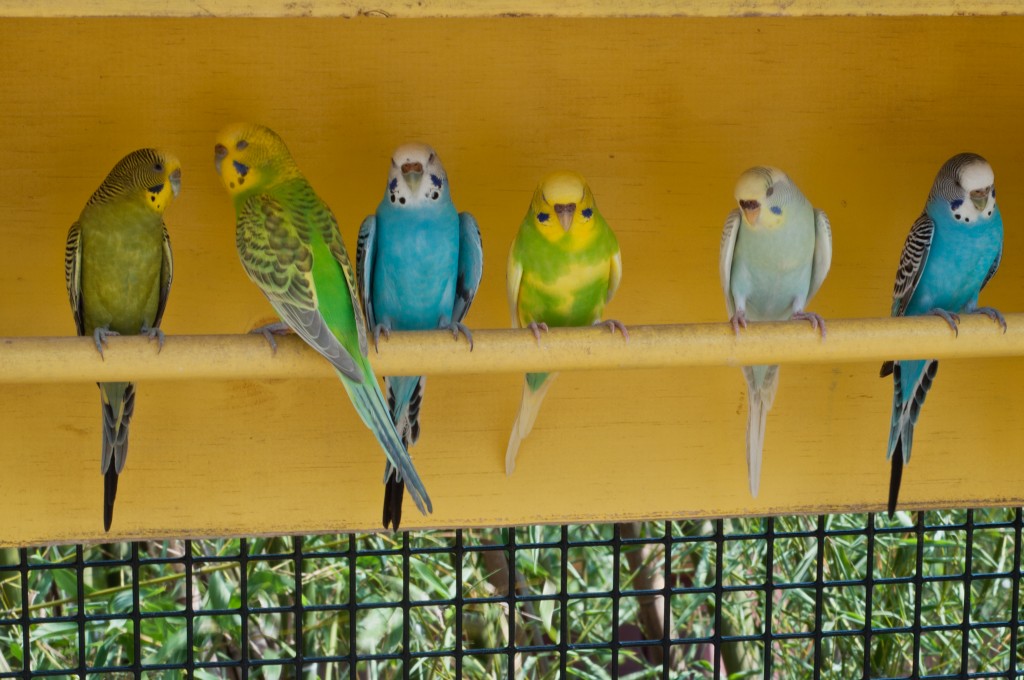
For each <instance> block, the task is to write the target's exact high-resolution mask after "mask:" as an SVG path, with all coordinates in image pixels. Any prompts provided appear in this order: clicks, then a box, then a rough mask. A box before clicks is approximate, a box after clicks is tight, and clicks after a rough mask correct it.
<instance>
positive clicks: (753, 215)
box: [740, 201, 761, 226]
mask: <svg viewBox="0 0 1024 680" xmlns="http://www.w3.org/2000/svg"><path fill="white" fill-rule="evenodd" d="M740 210H742V211H743V217H745V218H746V220H747V224H749V225H750V226H754V224H756V223H757V216H758V215H760V214H761V204H760V203H758V202H757V201H740Z"/></svg>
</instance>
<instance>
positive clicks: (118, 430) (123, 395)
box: [99, 382, 135, 531]
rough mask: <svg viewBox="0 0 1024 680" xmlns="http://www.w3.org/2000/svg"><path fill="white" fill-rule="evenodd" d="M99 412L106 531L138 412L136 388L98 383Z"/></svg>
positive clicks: (124, 384)
mask: <svg viewBox="0 0 1024 680" xmlns="http://www.w3.org/2000/svg"><path fill="white" fill-rule="evenodd" d="M99 388H100V409H101V412H102V414H103V447H102V449H101V450H100V472H101V473H103V530H104V531H110V524H111V523H112V522H113V521H114V500H115V499H116V498H117V476H118V475H119V474H121V471H122V470H124V464H125V462H126V461H127V460H128V427H129V425H131V420H132V414H133V413H134V412H135V385H134V384H133V383H130V382H113V383H99Z"/></svg>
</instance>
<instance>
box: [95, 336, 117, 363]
mask: <svg viewBox="0 0 1024 680" xmlns="http://www.w3.org/2000/svg"><path fill="white" fill-rule="evenodd" d="M112 335H121V334H120V333H118V332H117V331H112V330H110V329H109V328H97V329H96V330H94V331H93V332H92V341H93V342H94V343H96V351H97V352H99V353H100V359H103V360H106V358H105V357H104V356H103V348H104V347H106V346H107V338H109V337H110V336H112Z"/></svg>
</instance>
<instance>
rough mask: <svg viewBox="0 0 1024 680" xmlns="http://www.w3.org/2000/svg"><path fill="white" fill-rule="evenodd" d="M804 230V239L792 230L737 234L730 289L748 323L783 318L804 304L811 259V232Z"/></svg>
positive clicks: (812, 245)
mask: <svg viewBox="0 0 1024 680" xmlns="http://www.w3.org/2000/svg"><path fill="white" fill-rule="evenodd" d="M807 230H808V231H809V232H810V233H808V234H805V235H804V236H806V238H803V237H801V235H800V234H794V233H793V228H792V227H789V228H785V229H776V230H758V231H753V230H748V229H744V230H741V231H740V233H739V234H738V235H737V237H736V250H735V254H734V256H733V265H732V272H731V275H730V276H731V283H730V286H731V288H732V291H731V292H732V294H733V297H734V298H735V299H736V300H737V301H739V300H745V303H746V304H745V307H746V312H747V316H748V318H750V319H751V320H754V321H768V320H780V319H786V318H788V317H789V316H790V315H791V314H792V313H793V312H794V311H795V306H799V305H800V304H803V302H805V301H806V296H807V293H808V291H809V290H810V282H811V267H812V263H813V257H814V233H813V230H812V229H811V227H808V228H807ZM795 303H796V304H795Z"/></svg>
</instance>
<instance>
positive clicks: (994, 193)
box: [992, 187, 996, 198]
mask: <svg viewBox="0 0 1024 680" xmlns="http://www.w3.org/2000/svg"><path fill="white" fill-rule="evenodd" d="M995 197H996V188H995V187H992V198H995Z"/></svg>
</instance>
